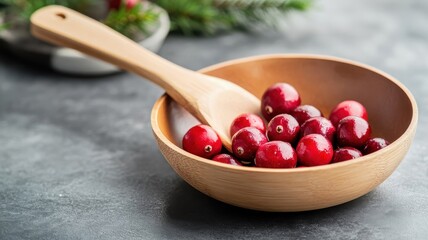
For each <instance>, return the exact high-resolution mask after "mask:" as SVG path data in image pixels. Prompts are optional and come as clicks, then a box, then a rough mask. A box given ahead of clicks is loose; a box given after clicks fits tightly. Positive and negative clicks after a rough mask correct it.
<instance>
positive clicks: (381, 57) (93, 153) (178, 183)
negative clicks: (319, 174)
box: [0, 0, 428, 240]
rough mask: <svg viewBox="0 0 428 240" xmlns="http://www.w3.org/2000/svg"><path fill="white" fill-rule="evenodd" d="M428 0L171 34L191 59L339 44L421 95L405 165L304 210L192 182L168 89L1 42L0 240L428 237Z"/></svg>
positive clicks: (172, 56) (173, 49) (327, 48)
mask: <svg viewBox="0 0 428 240" xmlns="http://www.w3.org/2000/svg"><path fill="white" fill-rule="evenodd" d="M427 13H428V1H423V0H419V1H417V0H410V1H401V0H394V1H392V0H379V1H369V0H364V1H340V0H334V1H333V0H331V1H318V3H317V6H316V7H315V9H313V10H312V11H311V12H309V13H307V14H292V15H289V16H288V17H287V18H286V21H285V22H284V23H283V24H281V26H280V27H279V31H278V32H273V31H266V32H263V34H261V33H260V32H254V33H241V32H236V33H231V34H224V35H220V36H216V37H214V38H187V37H180V36H171V37H169V38H168V40H167V41H166V43H165V45H164V47H163V48H162V50H161V52H160V55H162V56H163V57H165V58H167V59H169V60H171V61H173V62H175V63H178V64H180V65H183V66H185V67H188V68H191V69H199V68H202V67H205V66H208V65H211V64H214V63H217V62H220V61H224V60H229V59H233V58H239V57H245V56H251V55H258V54H267V53H291V52H293V53H295V52H297V53H316V54H328V55H335V56H339V57H344V58H349V59H352V60H356V61H360V62H363V63H366V64H369V65H372V66H374V67H377V68H379V69H381V70H384V71H386V72H388V73H390V74H392V75H393V76H395V77H396V78H398V79H399V80H400V81H401V82H403V83H404V84H405V85H406V86H407V87H408V88H409V89H410V90H411V91H412V93H413V94H414V96H415V97H416V99H417V102H418V106H419V111H420V115H419V116H420V117H419V124H418V130H417V134H416V137H415V140H414V143H413V145H412V147H411V149H410V151H409V152H408V154H407V156H406V157H405V159H404V160H403V162H402V163H401V165H400V166H399V167H398V169H397V170H396V171H395V172H394V173H393V175H392V176H391V177H389V178H388V179H387V180H386V181H385V182H384V183H382V184H381V185H380V186H379V187H377V188H376V189H375V190H374V191H372V192H370V193H369V194H367V195H365V196H363V197H361V198H359V199H357V200H354V201H352V202H349V203H346V204H343V205H340V206H336V207H332V208H328V209H323V210H318V211H311V212H302V213H263V212H255V211H250V210H245V209H240V208H236V207H232V206H229V205H226V204H223V203H221V202H218V201H216V200H213V199H210V198H209V197H207V196H205V195H203V194H202V193H199V192H198V191H196V190H194V189H193V188H191V187H190V186H188V185H187V184H186V183H185V182H183V180H181V179H180V178H179V177H178V176H177V175H176V174H175V173H174V172H173V170H172V169H171V168H170V167H169V165H168V164H167V162H166V161H165V160H164V159H163V157H162V155H161V154H160V152H159V151H158V149H157V145H156V143H155V141H154V138H153V136H152V133H151V127H150V122H149V119H150V116H149V115H150V109H151V107H152V105H153V103H154V102H155V100H156V99H157V98H158V97H159V96H160V95H161V94H162V92H163V91H162V90H161V89H160V88H158V87H156V86H154V85H153V84H151V83H149V82H146V81H142V80H141V79H139V78H138V77H137V76H135V75H132V74H126V73H125V74H116V75H112V76H105V77H97V78H81V77H72V76H65V75H61V74H59V73H54V72H51V71H49V70H43V69H38V68H36V67H34V66H31V65H30V64H27V63H24V62H22V61H20V60H19V59H16V58H14V57H12V56H10V55H9V54H6V53H4V52H0V239H8V240H13V239H231V238H233V239H274V238H279V239H285V238H287V237H295V238H299V239H317V238H320V239H426V236H428V146H427V142H428V127H427V126H428V107H427V106H428V97H427V95H428V81H427V78H428V28H427V25H428V14H427Z"/></svg>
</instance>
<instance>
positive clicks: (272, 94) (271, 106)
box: [261, 83, 300, 121]
mask: <svg viewBox="0 0 428 240" xmlns="http://www.w3.org/2000/svg"><path fill="white" fill-rule="evenodd" d="M299 105H300V96H299V93H298V92H297V91H296V89H295V88H294V87H293V86H291V85H290V84H287V83H277V84H274V85H272V86H271V87H269V88H268V89H267V90H266V91H265V92H264V94H263V96H262V104H261V111H262V114H263V116H264V117H265V118H266V120H268V121H270V120H271V119H272V118H273V117H275V116H276V115H278V114H281V113H290V112H291V111H292V110H293V109H295V108H296V107H297V106H299Z"/></svg>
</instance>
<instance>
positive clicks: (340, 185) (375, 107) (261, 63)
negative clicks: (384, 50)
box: [151, 55, 418, 212]
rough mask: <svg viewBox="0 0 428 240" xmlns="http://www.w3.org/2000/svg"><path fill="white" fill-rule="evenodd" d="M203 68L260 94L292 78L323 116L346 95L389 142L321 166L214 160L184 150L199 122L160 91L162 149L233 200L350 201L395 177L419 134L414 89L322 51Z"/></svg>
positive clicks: (155, 122)
mask: <svg viewBox="0 0 428 240" xmlns="http://www.w3.org/2000/svg"><path fill="white" fill-rule="evenodd" d="M201 72H203V73H206V74H209V75H213V76H216V77H220V78H224V79H228V80H230V81H232V82H234V83H237V84H238V85H240V86H242V87H244V88H245V89H247V90H248V91H250V92H252V93H253V94H254V95H256V96H257V97H259V98H260V97H261V95H262V94H263V91H264V90H265V89H266V88H268V87H269V86H270V85H272V84H273V83H276V82H287V83H290V84H292V85H293V86H294V87H295V88H296V89H297V91H298V92H299V93H300V96H301V98H302V104H311V105H314V106H316V107H318V108H319V109H320V110H321V111H322V112H323V114H324V116H328V115H329V113H330V110H331V109H332V108H333V107H334V106H335V105H336V104H337V103H339V102H341V101H343V100H347V99H354V100H357V101H359V102H361V103H362V104H363V105H364V106H366V108H367V111H368V114H369V123H370V124H371V126H372V129H373V134H372V136H378V137H384V138H386V139H387V140H389V141H390V142H391V144H390V145H389V146H388V147H386V148H384V149H382V150H380V151H377V152H375V153H372V154H370V155H367V156H364V157H361V158H358V159H355V160H351V161H345V162H341V163H336V164H330V165H325V166H318V167H309V168H297V169H267V168H255V167H241V166H232V165H227V164H222V163H217V162H214V161H211V160H208V159H204V158H201V157H198V156H195V155H192V154H190V153H188V152H186V151H184V150H183V149H181V138H182V136H183V135H184V133H185V132H186V131H187V130H188V129H189V128H190V127H192V126H193V125H195V124H196V123H197V121H196V120H195V119H194V118H193V117H192V116H191V115H190V114H189V113H187V112H186V111H185V110H183V109H182V108H181V107H180V106H178V105H177V104H176V103H175V102H173V101H172V100H171V99H170V98H169V97H168V96H167V95H164V96H162V97H161V98H159V99H158V101H157V102H156V103H155V105H154V107H153V110H152V113H151V123H152V128H153V132H154V135H155V138H156V140H157V143H158V145H159V149H160V151H161V152H162V154H163V155H164V157H165V158H166V160H167V161H168V163H169V164H170V165H171V167H172V168H173V169H174V170H175V171H176V172H177V173H178V175H180V176H181V177H182V178H183V179H184V180H185V181H186V182H187V183H189V184H190V185H191V186H193V187H194V188H196V189H197V190H199V191H201V192H203V193H205V194H206V195H208V196H210V197H213V198H215V199H217V200H220V201H222V202H225V203H228V204H231V205H235V206H239V207H243V208H248V209H254V210H262V211H275V212H294V211H306V210H314V209H321V208H326V207H330V206H335V205H338V204H341V203H345V202H348V201H351V200H353V199H355V198H358V197H360V196H362V195H364V194H366V193H368V192H370V191H371V190H373V189H374V188H375V187H376V186H378V185H379V184H380V183H382V182H383V181H384V180H385V179H386V178H387V177H389V176H390V175H391V173H392V172H393V171H394V170H395V169H396V168H397V166H398V165H399V163H400V162H401V160H402V159H403V158H404V156H405V154H406V153H407V151H408V149H409V147H410V144H411V142H412V140H413V137H414V134H415V131H416V124H417V119H418V110H417V106H416V102H415V99H414V97H413V96H412V94H411V93H410V91H409V90H408V89H407V88H406V87H404V86H403V85H402V84H401V83H400V82H398V81H397V80H395V79H394V78H393V77H391V76H389V75H387V74H385V73H383V72H381V71H379V70H376V69H374V68H372V67H369V66H366V65H363V64H359V63H355V62H352V61H348V60H343V59H338V58H333V57H325V56H313V55H268V56H259V57H252V58H245V59H239V60H233V61H229V62H225V63H220V64H217V65H214V66H211V67H208V68H205V69H202V70H201ZM225 107H227V106H225Z"/></svg>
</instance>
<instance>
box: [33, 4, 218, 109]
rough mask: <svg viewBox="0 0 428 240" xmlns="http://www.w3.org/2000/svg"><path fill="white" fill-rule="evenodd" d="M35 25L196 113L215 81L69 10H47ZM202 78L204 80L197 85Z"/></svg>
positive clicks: (37, 31)
mask: <svg viewBox="0 0 428 240" xmlns="http://www.w3.org/2000/svg"><path fill="white" fill-rule="evenodd" d="M31 23H32V25H31V31H32V33H33V35H34V36H36V37H37V38H40V39H42V40H45V41H48V42H51V43H54V44H57V45H61V46H65V47H70V48H74V49H76V50H79V51H81V52H83V53H86V54H88V55H91V56H94V57H96V58H99V59H102V60H104V61H106V62H109V63H112V64H114V65H117V66H119V67H120V68H122V69H124V70H128V71H130V72H134V73H136V74H138V75H141V76H143V77H145V78H147V79H149V80H151V81H152V82H154V83H155V84H157V85H159V86H160V87H162V88H163V89H165V91H166V92H167V93H168V94H169V95H170V96H171V97H172V98H173V99H174V100H176V101H177V102H178V103H180V104H181V105H182V106H184V107H185V108H187V109H188V110H190V111H191V112H193V113H194V114H195V111H193V110H194V107H195V106H192V104H193V102H195V101H194V100H195V99H196V98H197V96H199V95H202V94H204V93H205V91H206V90H207V88H209V82H211V81H210V78H208V77H206V76H205V75H202V74H200V73H196V72H193V71H190V70H187V69H185V68H182V67H180V66H178V65H176V64H174V63H172V62H170V61H168V60H166V59H163V58H161V57H159V56H158V55H156V54H154V53H152V52H150V51H148V50H146V49H144V48H143V47H141V46H140V45H138V44H137V43H135V42H134V41H132V40H130V39H128V38H126V37H125V36H123V35H121V34H120V33H118V32H116V31H114V30H112V29H111V28H109V27H107V26H105V25H104V24H102V23H100V22H98V21H96V20H93V19H91V18H89V17H87V16H85V15H83V14H81V13H78V12H76V11H74V10H71V9H69V8H66V7H62V6H55V5H53V6H48V7H44V8H42V9H40V10H38V11H37V12H35V13H34V14H33V15H32V17H31ZM201 76H202V78H204V81H198V82H196V83H195V81H197V80H200V79H201ZM205 80H206V81H205ZM196 115H197V113H196Z"/></svg>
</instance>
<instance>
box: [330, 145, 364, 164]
mask: <svg viewBox="0 0 428 240" xmlns="http://www.w3.org/2000/svg"><path fill="white" fill-rule="evenodd" d="M361 156H363V154H362V153H361V152H360V150H358V149H356V148H353V147H344V148H339V149H337V150H336V151H334V155H333V160H332V161H331V162H332V163H337V162H343V161H346V160H351V159H355V158H358V157H361Z"/></svg>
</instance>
